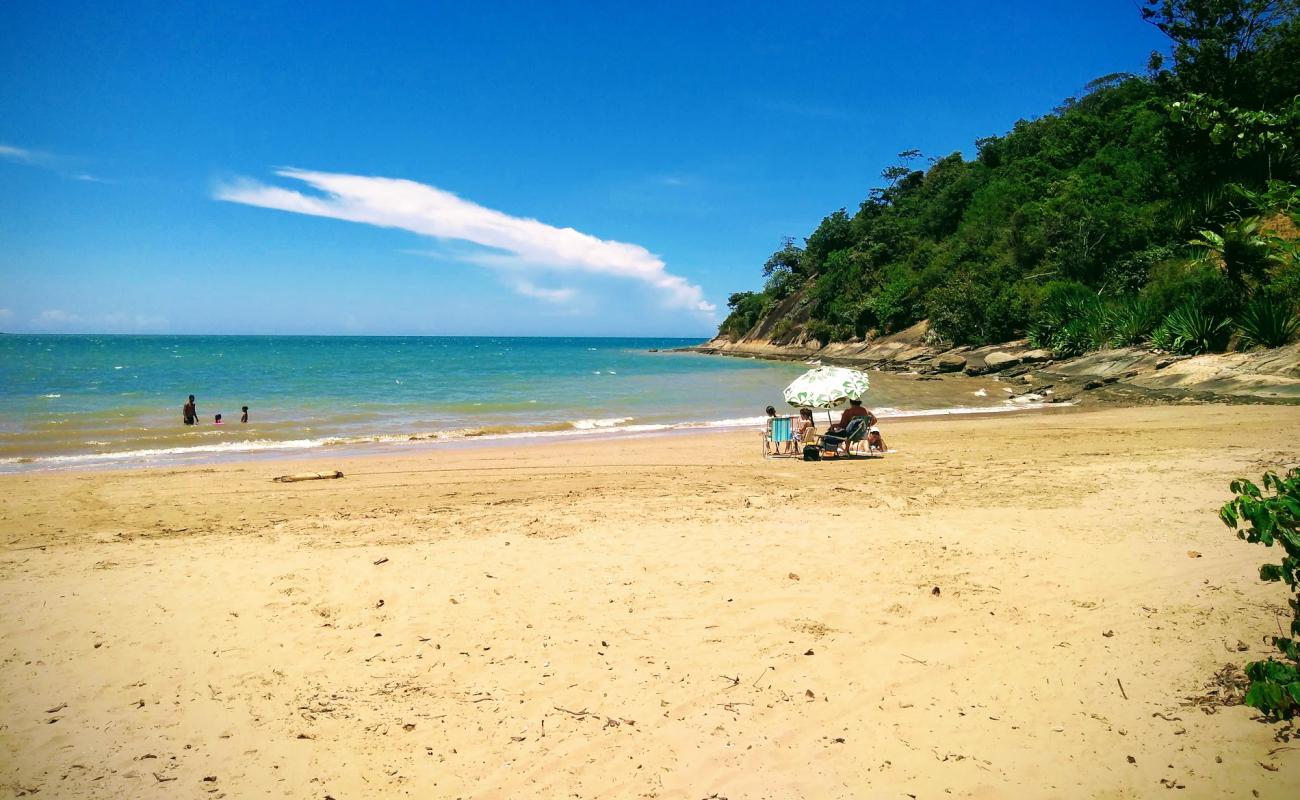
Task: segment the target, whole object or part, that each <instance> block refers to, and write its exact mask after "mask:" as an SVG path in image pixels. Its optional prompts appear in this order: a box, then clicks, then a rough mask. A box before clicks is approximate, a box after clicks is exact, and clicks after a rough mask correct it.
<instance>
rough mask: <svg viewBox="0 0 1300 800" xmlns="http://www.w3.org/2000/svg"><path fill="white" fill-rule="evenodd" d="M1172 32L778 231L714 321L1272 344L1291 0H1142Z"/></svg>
mask: <svg viewBox="0 0 1300 800" xmlns="http://www.w3.org/2000/svg"><path fill="white" fill-rule="evenodd" d="M1142 15H1143V17H1144V18H1146V19H1147V21H1148V22H1150V23H1151V24H1154V25H1156V26H1158V27H1159V28H1160V29H1161V30H1162V31H1164V32H1165V33H1166V34H1167V35H1168V36H1169V37H1170V39H1171V41H1172V43H1173V46H1172V51H1171V53H1169V54H1168V55H1167V56H1164V55H1161V54H1158V53H1153V54H1152V56H1151V61H1150V63H1149V66H1148V72H1147V74H1146V75H1145V76H1134V75H1129V74H1118V75H1107V76H1105V77H1102V78H1098V79H1097V80H1095V81H1092V82H1091V83H1090V84H1088V86H1087V87H1086V91H1085V93H1084V94H1083V96H1082V97H1079V98H1069V99H1067V100H1066V101H1065V102H1064V103H1063V104H1062V105H1061V107H1060V108H1058V109H1056V110H1055V111H1054V112H1053V113H1051V114H1048V115H1046V116H1044V117H1042V118H1040V119H1037V120H1034V121H1024V120H1022V121H1020V122H1017V123H1016V124H1015V126H1014V127H1013V128H1012V130H1011V131H1010V132H1009V133H1007V134H1005V135H1003V136H990V137H988V138H985V139H980V140H979V141H978V142H977V143H976V144H977V147H978V155H977V156H976V157H975V159H974V160H971V161H967V160H965V159H964V158H963V157H962V155H961V154H960V153H953V154H952V155H948V156H944V157H941V158H932V159H929V164H928V166H927V167H926V168H925V169H916V168H914V165H916V164H917V163H918V161H920V159H921V154H920V153H919V152H917V151H915V150H912V151H906V152H904V153H901V154H900V163H899V164H898V165H896V166H892V167H890V168H888V169H886V170H885V171H884V172H883V173H882V178H883V179H884V181H885V185H884V186H883V187H880V188H877V189H873V190H871V192H870V195H869V196H868V198H867V199H866V200H865V201H864V202H863V203H862V204H861V205H860V206H859V208H858V210H857V211H856V212H855V213H852V214H850V213H848V212H846V211H845V210H844V209H841V210H839V211H836V212H834V213H832V214H831V215H830V216H828V217H826V218H825V219H824V220H822V222H821V224H820V225H818V226H817V229H816V230H815V231H813V232H812V233H811V234H810V235H809V236H808V237H807V238H806V239H805V240H804V243H803V245H802V246H799V245H797V244H796V243H795V242H794V241H793V240H786V241H785V242H783V243H782V246H781V247H780V249H778V250H777V251H776V252H775V253H773V254H772V256H771V258H769V259H768V261H767V263H766V264H765V265H764V267H763V274H764V275H765V276H766V283H765V285H764V287H763V289H762V291H759V292H740V293H737V294H733V295H732V296H731V297H730V299H729V300H728V305H729V307H730V309H731V313H730V315H729V316H728V317H727V318H726V320H725V321H724V322H723V323H722V326H721V328H720V330H719V333H720V334H721V335H724V336H729V337H731V338H733V339H735V338H739V337H741V336H744V335H745V334H746V333H748V332H749V331H751V329H753V327H754V326H755V324H756V323H758V322H760V321H761V320H763V319H764V318H765V317H767V316H769V315H770V314H771V312H773V309H776V310H777V313H780V314H781V315H782V317H783V319H782V320H781V321H779V322H777V323H776V324H775V325H768V326H767V331H768V335H770V336H772V337H773V338H776V339H777V340H778V341H780V340H794V339H796V338H798V337H799V336H801V335H802V336H805V337H808V338H815V339H817V340H819V341H821V342H823V343H825V342H828V341H843V340H849V339H853V338H860V337H870V336H874V335H881V334H888V333H892V332H895V331H898V330H901V329H902V328H905V327H907V326H909V325H912V324H914V323H916V322H918V321H920V320H922V319H928V320H929V321H930V330H931V335H932V336H933V337H935V338H937V339H939V340H943V341H947V342H951V343H954V344H984V343H990V342H997V341H1005V340H1008V339H1012V338H1015V337H1018V336H1021V335H1028V336H1029V337H1030V339H1031V340H1032V341H1034V342H1035V343H1036V344H1039V345H1041V346H1045V347H1051V348H1053V349H1054V350H1056V351H1058V352H1059V353H1062V354H1068V353H1077V352H1082V351H1085V350H1090V349H1094V348H1097V347H1102V346H1108V345H1126V344H1143V343H1148V342H1149V343H1151V344H1152V345H1153V346H1155V347H1158V348H1161V349H1169V350H1178V351H1183V352H1199V351H1203V350H1207V349H1219V348H1222V347H1224V346H1226V345H1227V344H1228V343H1229V341H1230V339H1231V340H1232V341H1233V342H1234V343H1236V344H1238V345H1239V346H1253V345H1276V344H1281V343H1284V342H1286V341H1288V340H1290V339H1292V338H1294V337H1295V335H1296V328H1297V325H1298V323H1297V314H1298V313H1300V308H1298V307H1297V301H1298V300H1300V251H1298V250H1297V245H1296V239H1295V231H1296V225H1295V220H1296V215H1297V214H1300V190H1297V188H1296V184H1297V183H1300V152H1297V151H1298V150H1300V68H1297V66H1296V65H1297V64H1300V0H1145V7H1144V8H1142Z"/></svg>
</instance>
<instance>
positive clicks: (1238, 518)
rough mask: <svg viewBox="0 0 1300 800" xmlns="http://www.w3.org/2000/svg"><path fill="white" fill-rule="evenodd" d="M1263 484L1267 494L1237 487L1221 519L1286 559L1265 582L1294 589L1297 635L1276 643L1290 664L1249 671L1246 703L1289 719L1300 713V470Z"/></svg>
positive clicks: (1254, 665) (1271, 476)
mask: <svg viewBox="0 0 1300 800" xmlns="http://www.w3.org/2000/svg"><path fill="white" fill-rule="evenodd" d="M1263 484H1264V488H1263V490H1261V489H1260V488H1259V487H1258V486H1256V485H1255V484H1253V483H1251V482H1250V481H1248V480H1246V479H1245V478H1238V479H1237V480H1235V481H1233V482H1232V484H1231V485H1230V488H1231V490H1232V493H1233V494H1235V495H1236V497H1234V498H1233V499H1231V500H1229V501H1228V502H1227V503H1224V504H1223V508H1221V509H1219V519H1221V520H1223V524H1225V525H1227V526H1228V527H1229V528H1232V529H1233V530H1235V531H1236V532H1237V538H1238V539H1244V540H1246V541H1247V542H1250V543H1252V544H1255V543H1258V544H1262V545H1264V546H1265V547H1272V546H1273V545H1274V544H1275V543H1276V544H1278V545H1280V546H1281V548H1282V550H1283V551H1284V553H1285V554H1284V555H1283V556H1282V563H1280V564H1264V565H1263V566H1261V567H1260V568H1259V578H1260V580H1264V581H1281V582H1282V583H1285V584H1286V585H1287V586H1288V587H1290V589H1291V593H1292V595H1293V597H1291V598H1289V599H1288V600H1287V604H1288V605H1290V606H1291V611H1292V619H1291V635H1290V636H1274V637H1272V639H1273V646H1274V647H1276V648H1277V650H1278V652H1279V653H1281V654H1282V655H1283V656H1284V660H1281V661H1277V660H1274V659H1272V658H1269V659H1267V660H1265V661H1254V662H1251V663H1250V664H1247V665H1246V676H1247V677H1249V678H1250V688H1249V689H1248V690H1247V691H1246V700H1245V702H1246V705H1248V706H1251V707H1253V708H1257V709H1259V710H1260V711H1262V712H1264V715H1265V716H1269V717H1275V718H1278V719H1289V718H1291V717H1292V716H1294V715H1295V714H1296V712H1297V711H1300V641H1297V640H1300V468H1293V469H1291V470H1290V471H1289V472H1287V474H1286V476H1285V477H1282V478H1279V477H1278V476H1277V474H1276V473H1274V472H1266V473H1265V474H1264V480H1263Z"/></svg>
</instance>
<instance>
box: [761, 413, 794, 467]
mask: <svg viewBox="0 0 1300 800" xmlns="http://www.w3.org/2000/svg"><path fill="white" fill-rule="evenodd" d="M793 442H794V417H769V418H768V420H767V427H766V428H764V430H763V458H767V457H769V456H775V455H791V454H790V453H788V452H787V453H780V452H778V451H779V450H780V449H781V445H787V448H786V449H787V450H789V449H790V448H792V447H793V446H794V445H793Z"/></svg>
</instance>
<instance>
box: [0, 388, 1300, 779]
mask: <svg viewBox="0 0 1300 800" xmlns="http://www.w3.org/2000/svg"><path fill="white" fill-rule="evenodd" d="M886 433H887V436H888V439H889V443H890V445H891V446H892V447H894V448H895V449H896V450H897V451H898V452H897V453H896V454H894V455H891V456H889V457H888V458H885V459H879V460H870V461H857V462H850V463H820V464H809V463H802V462H798V461H792V460H771V461H763V460H761V459H760V458H759V457H758V453H759V445H758V435H757V433H754V432H748V431H746V432H727V433H712V434H698V435H697V434H689V435H675V436H661V437H656V438H639V439H615V440H606V441H589V442H578V441H564V442H556V443H551V444H544V445H538V444H531V445H527V446H519V447H515V446H509V445H494V446H483V447H478V448H466V449H441V450H440V449H436V448H431V449H427V450H422V451H420V452H419V453H418V454H412V455H402V456H362V455H346V456H342V457H340V456H339V455H337V454H335V455H334V456H333V457H332V458H331V457H328V456H324V457H321V458H317V459H314V460H313V461H311V462H302V463H289V462H283V461H261V462H248V463H242V464H230V465H219V466H210V467H202V468H199V467H195V468H183V469H165V470H139V471H123V472H62V473H44V474H18V475H5V476H3V477H0V545H2V548H0V549H2V550H3V553H2V554H0V602H2V603H3V608H4V614H3V616H2V617H0V655H2V658H0V787H3V788H4V790H5V791H7V792H10V793H12V794H13V795H14V796H39V797H133V798H134V797H209V796H210V797H231V798H242V797H254V796H275V797H303V798H308V797H310V798H335V800H347V799H349V798H358V797H392V796H412V797H548V798H549V797H576V798H595V797H606V798H622V797H661V798H689V799H690V800H699V798H712V797H718V798H722V797H726V798H730V799H731V800H738V799H739V798H857V797H898V798H906V797H913V798H930V797H945V796H955V797H976V798H995V797H1102V798H1120V797H1126V798H1138V797H1153V796H1164V795H1165V792H1166V791H1169V792H1170V796H1179V797H1204V798H1219V797H1243V798H1250V797H1262V798H1294V797H1296V796H1300V749H1297V745H1296V744H1294V743H1293V744H1292V745H1290V746H1288V745H1286V743H1285V742H1279V741H1277V740H1276V739H1275V737H1276V736H1277V734H1278V733H1279V731H1282V730H1284V728H1283V727H1281V726H1277V725H1268V724H1262V723H1261V722H1259V721H1258V720H1257V715H1256V714H1255V712H1254V711H1252V710H1251V709H1248V708H1245V707H1241V706H1235V707H1216V706H1214V705H1209V706H1206V707H1204V708H1202V707H1200V706H1197V705H1193V704H1192V702H1191V701H1190V700H1189V699H1188V698H1192V697H1196V696H1201V695H1204V694H1205V693H1206V687H1207V684H1209V683H1210V682H1211V681H1212V679H1213V677H1214V674H1215V673H1216V671H1217V670H1219V669H1220V668H1221V667H1223V665H1225V664H1236V665H1242V664H1244V663H1245V662H1246V661H1249V660H1252V659H1255V658H1258V657H1261V656H1263V655H1265V654H1266V653H1267V651H1268V648H1267V643H1266V642H1265V637H1266V636H1267V635H1268V634H1271V633H1276V632H1277V630H1278V617H1279V615H1280V614H1281V613H1282V612H1283V611H1284V610H1285V606H1284V597H1285V596H1284V593H1283V591H1282V590H1281V588H1280V587H1279V586H1276V585H1265V584H1262V583H1260V582H1259V580H1258V579H1257V569H1258V565H1259V564H1260V563H1263V562H1264V561H1265V560H1266V558H1267V557H1270V556H1272V557H1274V558H1276V553H1274V552H1271V551H1265V550H1264V549H1263V548H1260V547H1257V546H1249V545H1246V544H1245V543H1242V542H1239V541H1238V540H1236V539H1235V538H1234V537H1233V536H1232V534H1231V533H1230V532H1229V531H1228V530H1227V529H1226V528H1225V527H1224V526H1223V525H1222V524H1221V523H1220V522H1219V521H1218V519H1217V518H1216V516H1215V510H1216V509H1217V507H1218V506H1219V505H1220V504H1221V503H1222V502H1223V501H1224V500H1225V499H1226V498H1227V496H1228V492H1227V484H1228V481H1229V480H1230V479H1231V478H1233V477H1236V476H1238V475H1246V476H1250V477H1254V478H1257V477H1258V475H1259V473H1260V472H1261V471H1262V470H1264V469H1266V468H1278V467H1282V466H1286V465H1293V464H1295V463H1296V462H1297V460H1298V459H1300V455H1298V454H1297V443H1300V413H1298V411H1297V409H1296V408H1295V407H1278V406H1273V407H1268V406H1242V407H1226V406H1164V407H1150V408H1130V409H1110V410H1102V411H1089V412H1077V411H1065V412H1060V411H1057V412H1047V413H1036V414H1025V415H1015V416H1001V417H996V418H982V419H947V420H943V419H939V420H919V421H911V422H909V423H907V424H895V425H892V426H890V427H889V428H887V430H886ZM325 468H328V469H339V470H342V471H343V472H344V473H345V475H346V477H345V478H343V479H341V480H333V481H318V482H305V483H294V484H280V483H275V482H273V481H272V478H273V477H274V476H276V475H281V474H285V473H288V472H294V471H296V470H299V469H325ZM38 793H39V794H38Z"/></svg>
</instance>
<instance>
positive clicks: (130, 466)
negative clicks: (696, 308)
mask: <svg viewBox="0 0 1300 800" xmlns="http://www.w3.org/2000/svg"><path fill="white" fill-rule="evenodd" d="M1009 403H1010V401H1009V400H1007V401H1004V405H999V406H958V407H954V408H952V409H944V408H937V409H920V410H915V411H900V410H898V409H888V411H889V412H890V413H882V414H881V415H880V416H879V418H880V420H881V421H882V422H884V423H887V424H890V425H893V424H897V423H904V422H907V421H910V420H930V419H966V418H982V417H992V416H1003V415H1009V414H1022V413H1035V412H1044V411H1049V410H1052V409H1058V410H1060V409H1065V408H1072V407H1074V406H1073V404H1072V403H1069V402H1065V403H1047V402H1032V403H1024V404H1018V405H1012V404H1009ZM791 413H794V412H793V410H791ZM822 413H824V412H823V411H817V412H815V415H816V414H822ZM833 413H834V412H833ZM818 420H819V421H820V417H818ZM762 424H763V417H761V416H755V417H752V418H744V419H722V420H705V421H699V422H683V423H677V424H673V425H669V424H641V425H628V426H618V425H610V426H595V427H591V428H573V429H571V430H545V431H541V430H539V431H517V432H508V433H488V434H480V435H461V436H447V437H445V438H443V437H442V436H440V435H439V434H436V433H435V434H424V435H418V434H417V435H407V434H391V435H377V436H373V437H364V436H358V437H356V438H355V439H354V440H349V441H325V440H322V441H319V442H316V441H313V443H312V444H310V445H308V446H302V445H299V444H298V443H297V442H296V441H293V440H286V441H284V442H277V441H273V440H253V441H243V442H232V443H231V444H234V445H255V446H249V447H247V448H238V447H231V448H220V446H215V447H214V446H212V445H199V446H195V447H190V448H176V449H173V450H169V451H158V452H154V451H123V452H122V453H102V454H101V453H88V454H75V455H66V456H64V455H61V456H53V457H50V456H46V457H34V458H32V459H30V460H14V461H9V462H0V475H27V474H41V473H47V472H101V471H105V470H113V471H130V470H149V469H175V468H183V467H196V468H197V467H203V466H206V465H212V464H238V463H241V462H245V461H247V462H265V461H294V460H302V461H320V460H326V459H329V458H334V457H340V458H342V457H354V456H360V457H385V456H401V455H407V454H409V455H412V456H415V455H421V454H427V453H430V452H437V451H439V450H446V449H453V450H459V449H473V448H478V447H492V446H506V447H508V446H516V447H520V446H523V447H531V446H542V445H555V444H560V443H566V442H579V441H609V440H624V439H627V440H631V439H641V438H650V437H657V436H675V435H682V434H692V435H699V434H702V433H710V432H730V431H742V430H746V429H749V428H753V429H754V431H755V432H757V431H758V430H759V429H761V427H762ZM218 448H219V449H218ZM155 456H157V458H156V460H154V461H150V460H149V459H150V458H152V457H155ZM51 461H53V462H55V463H50V462H51Z"/></svg>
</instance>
